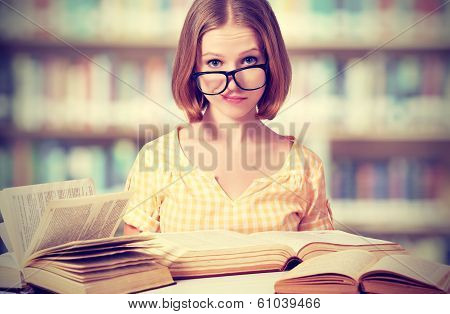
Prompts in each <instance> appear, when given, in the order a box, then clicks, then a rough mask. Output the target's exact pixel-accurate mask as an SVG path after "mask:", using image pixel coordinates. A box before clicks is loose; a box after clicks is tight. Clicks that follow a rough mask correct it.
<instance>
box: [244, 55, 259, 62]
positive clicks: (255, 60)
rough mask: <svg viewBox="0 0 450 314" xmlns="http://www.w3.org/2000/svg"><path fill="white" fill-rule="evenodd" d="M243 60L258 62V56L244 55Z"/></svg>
mask: <svg viewBox="0 0 450 314" xmlns="http://www.w3.org/2000/svg"><path fill="white" fill-rule="evenodd" d="M244 62H248V63H255V64H256V62H258V58H256V57H253V56H251V57H245V58H244Z"/></svg>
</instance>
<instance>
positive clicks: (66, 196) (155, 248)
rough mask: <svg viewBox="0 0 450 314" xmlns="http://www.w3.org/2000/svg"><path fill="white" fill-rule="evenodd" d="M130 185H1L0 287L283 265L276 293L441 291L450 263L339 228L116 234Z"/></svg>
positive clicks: (161, 281) (66, 287) (54, 286)
mask: <svg viewBox="0 0 450 314" xmlns="http://www.w3.org/2000/svg"><path fill="white" fill-rule="evenodd" d="M130 197H132V191H124V192H117V193H110V194H103V195H101V194H100V195H96V194H95V186H94V183H93V181H92V180H91V179H82V180H73V181H65V182H53V183H47V184H41V185H34V186H25V187H15V188H8V189H4V190H2V191H1V193H0V201H1V204H0V205H1V206H0V208H1V213H2V216H3V219H4V223H2V224H0V236H1V238H2V241H4V242H5V243H6V246H7V248H8V250H9V252H8V253H5V254H3V255H1V256H0V287H2V288H4V289H9V290H11V289H23V288H26V287H27V285H28V286H31V287H34V286H37V287H40V288H44V289H47V290H50V291H54V292H59V293H129V292H137V291H143V290H148V289H152V288H157V287H161V286H166V285H171V284H176V280H178V279H188V278H198V277H205V276H224V275H236V274H246V273H254V272H268V271H286V272H285V273H284V274H283V275H282V276H281V277H280V278H279V279H277V280H276V281H274V282H273V287H274V292H276V293H359V292H361V293H448V292H449V289H450V266H448V265H443V264H438V263H434V262H431V261H429V260H427V259H426V257H418V256H414V255H411V254H409V252H408V251H407V250H405V249H404V248H403V247H402V246H401V245H399V244H397V243H393V242H390V241H385V240H381V239H374V238H368V237H363V236H360V235H356V234H351V233H346V232H343V231H339V230H319V231H304V232H289V231H268V232H259V233H254V234H241V233H238V232H234V231H226V230H204V231H191V232H173V233H150V232H144V233H140V234H137V235H128V236H120V235H119V236H114V235H115V234H116V231H117V228H118V226H119V224H120V221H121V217H122V215H123V214H124V213H125V212H126V211H127V210H128V208H127V204H128V200H129V199H130Z"/></svg>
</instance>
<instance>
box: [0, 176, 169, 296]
mask: <svg viewBox="0 0 450 314" xmlns="http://www.w3.org/2000/svg"><path fill="white" fill-rule="evenodd" d="M94 193H95V188H94V185H93V182H92V180H88V179H86V180H73V181H65V182H55V183H49V184H40V185H33V186H25V187H16V188H9V189H4V190H3V191H1V192H0V208H1V213H2V216H3V219H4V223H3V224H1V225H0V226H1V227H0V231H1V233H0V235H1V238H2V240H3V242H5V243H6V245H7V247H8V250H9V252H8V253H5V254H3V255H0V287H1V288H3V289H21V288H24V287H25V285H27V284H31V285H35V286H38V287H41V288H44V289H47V290H50V291H54V292H59V293H128V292H137V291H141V290H148V289H151V288H154V287H160V286H164V285H169V284H172V283H173V279H172V277H171V275H170V272H169V270H168V269H167V267H164V266H161V265H159V264H157V263H155V262H154V261H153V257H152V256H151V255H148V254H146V253H145V252H143V251H142V250H143V249H145V248H147V247H148V243H147V241H148V240H151V239H152V236H151V235H145V234H140V235H136V236H120V237H114V235H115V233H116V231H117V228H118V226H119V224H120V222H121V217H122V215H123V214H124V211H125V210H126V205H127V203H128V200H129V198H130V196H131V194H130V193H129V192H119V193H111V194H104V195H95V194H94Z"/></svg>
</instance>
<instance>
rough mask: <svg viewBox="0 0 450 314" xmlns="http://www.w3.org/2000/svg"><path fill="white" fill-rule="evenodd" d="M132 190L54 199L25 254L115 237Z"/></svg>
mask: <svg viewBox="0 0 450 314" xmlns="http://www.w3.org/2000/svg"><path fill="white" fill-rule="evenodd" d="M130 196H131V192H128V191H127V192H119V193H110V194H105V195H93V196H87V197H81V198H74V199H66V200H57V201H51V202H49V203H48V205H47V207H46V209H45V211H44V214H43V216H42V219H41V222H40V224H39V226H38V229H37V230H36V234H35V236H34V237H33V241H32V243H31V245H30V247H29V249H28V251H27V252H26V256H30V255H31V254H32V253H34V252H37V251H40V250H44V249H46V248H50V247H54V246H58V245H61V244H64V243H68V242H72V241H80V240H89V239H100V238H107V237H112V236H114V233H115V232H116V230H117V228H118V226H119V224H120V220H121V218H122V216H123V215H124V213H125V210H126V205H127V203H128V200H129V198H130Z"/></svg>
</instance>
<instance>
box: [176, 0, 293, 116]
mask: <svg viewBox="0 0 450 314" xmlns="http://www.w3.org/2000/svg"><path fill="white" fill-rule="evenodd" d="M229 19H232V20H233V21H234V22H235V23H236V24H238V25H241V26H245V27H249V28H252V29H253V30H254V31H255V33H256V34H259V39H258V40H259V42H260V45H262V47H260V48H261V49H262V50H263V51H264V52H265V54H266V55H265V57H266V58H268V61H269V62H268V63H269V75H268V77H267V83H266V88H265V91H264V93H263V95H262V96H261V98H260V100H259V102H258V104H257V115H256V118H257V119H268V120H272V119H273V118H274V117H275V116H276V114H277V112H278V110H279V109H280V107H281V105H282V104H283V102H284V100H285V99H286V96H287V94H288V92H289V88H290V84H291V77H292V70H291V64H290V62H289V58H288V53H287V51H286V46H285V44H284V40H283V37H282V35H281V31H280V27H279V25H278V22H277V19H276V17H275V14H274V13H273V11H272V8H271V7H270V4H269V3H268V2H267V0H195V1H194V2H193V4H192V6H191V8H190V9H189V12H188V13H187V16H186V19H185V21H184V25H183V29H182V31H181V34H180V39H179V42H178V48H177V53H176V56H175V60H174V65H173V72H172V94H173V96H174V99H175V102H176V104H177V106H178V107H179V108H181V109H182V110H183V111H184V112H185V113H186V114H187V117H188V119H189V122H196V121H201V120H202V118H203V113H202V110H203V109H205V108H206V107H207V106H208V104H209V101H208V100H207V99H206V98H205V97H204V96H203V94H202V93H201V92H200V91H199V90H198V88H197V86H196V84H195V82H194V81H193V80H192V79H191V74H192V73H193V72H194V71H195V66H196V60H197V58H199V56H200V49H201V40H202V37H203V35H204V34H205V33H206V32H208V31H210V30H212V29H216V28H219V27H221V26H223V25H225V24H226V23H227V21H228V20H229Z"/></svg>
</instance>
